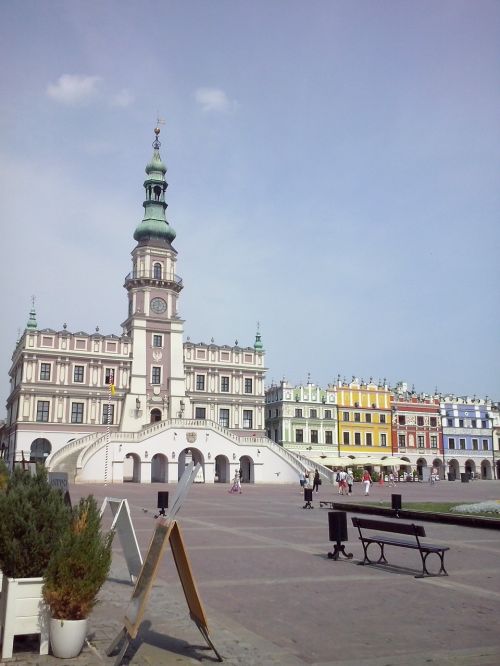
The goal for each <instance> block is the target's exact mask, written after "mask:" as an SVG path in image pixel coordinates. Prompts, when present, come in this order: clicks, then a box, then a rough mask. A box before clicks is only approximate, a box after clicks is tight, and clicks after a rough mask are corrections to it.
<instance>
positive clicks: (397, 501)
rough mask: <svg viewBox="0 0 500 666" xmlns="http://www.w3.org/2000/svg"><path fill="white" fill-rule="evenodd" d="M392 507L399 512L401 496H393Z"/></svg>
mask: <svg viewBox="0 0 500 666" xmlns="http://www.w3.org/2000/svg"><path fill="white" fill-rule="evenodd" d="M391 506H392V508H393V509H394V511H399V510H400V509H401V495H394V494H393V495H391Z"/></svg>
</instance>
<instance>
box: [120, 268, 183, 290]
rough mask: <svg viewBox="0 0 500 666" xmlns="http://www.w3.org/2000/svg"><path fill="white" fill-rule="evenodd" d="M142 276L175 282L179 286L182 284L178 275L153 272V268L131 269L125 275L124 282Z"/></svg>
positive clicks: (141, 277) (142, 277) (140, 278)
mask: <svg viewBox="0 0 500 666" xmlns="http://www.w3.org/2000/svg"><path fill="white" fill-rule="evenodd" d="M144 278H147V279H148V280H159V281H160V282H175V284H176V285H178V286H179V287H181V286H182V278H181V277H180V276H179V275H176V274H175V273H174V274H172V273H171V274H170V275H164V274H163V273H162V274H160V275H159V274H158V273H155V271H154V270H152V271H132V272H130V273H129V274H128V275H126V276H125V282H126V283H127V282H129V281H130V280H142V279H144Z"/></svg>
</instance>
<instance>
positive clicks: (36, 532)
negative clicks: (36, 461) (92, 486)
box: [0, 466, 70, 578]
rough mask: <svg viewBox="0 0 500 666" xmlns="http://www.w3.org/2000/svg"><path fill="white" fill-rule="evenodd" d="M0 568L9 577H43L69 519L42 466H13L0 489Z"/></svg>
mask: <svg viewBox="0 0 500 666" xmlns="http://www.w3.org/2000/svg"><path fill="white" fill-rule="evenodd" d="M0 517H1V518H0V569H1V570H2V571H3V573H4V575H5V576H8V577H9V578H35V577H40V576H43V574H44V572H45V569H46V567H47V564H48V562H49V560H50V556H51V553H52V550H53V548H54V547H55V546H56V545H57V543H58V541H59V540H60V538H61V536H62V534H63V533H64V532H65V530H67V528H68V525H69V521H70V511H69V508H68V507H67V506H66V505H65V504H64V499H63V495H62V493H61V491H60V490H58V489H56V488H52V486H50V485H49V483H48V480H47V472H46V471H45V469H44V468H43V467H41V466H39V467H37V470H36V474H34V475H31V474H30V473H29V472H25V471H23V470H22V469H21V468H16V469H15V470H14V471H13V473H12V475H11V476H10V477H8V479H7V483H6V486H5V487H4V490H3V491H1V492H0Z"/></svg>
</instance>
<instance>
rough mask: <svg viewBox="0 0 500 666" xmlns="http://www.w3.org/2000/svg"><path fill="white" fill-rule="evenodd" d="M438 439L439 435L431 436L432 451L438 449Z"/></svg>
mask: <svg viewBox="0 0 500 666" xmlns="http://www.w3.org/2000/svg"><path fill="white" fill-rule="evenodd" d="M437 445H438V438H437V435H431V449H437Z"/></svg>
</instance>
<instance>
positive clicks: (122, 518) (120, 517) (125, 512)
mask: <svg viewBox="0 0 500 666" xmlns="http://www.w3.org/2000/svg"><path fill="white" fill-rule="evenodd" d="M108 504H109V506H110V507H111V512H112V513H113V522H112V524H111V529H112V530H115V532H117V534H118V536H119V538H120V543H121V546H122V549H123V555H124V556H125V560H126V562H127V567H128V571H129V574H130V580H131V581H132V583H134V584H135V581H136V580H137V577H138V575H139V573H140V571H141V569H142V556H141V551H140V550H139V544H138V543H137V537H136V536H135V531H134V526H133V525H132V518H131V517H130V510H129V506H128V501H127V500H126V499H115V498H114V497H106V498H105V499H104V502H103V503H102V506H101V516H102V514H103V513H104V511H105V509H106V506H107V505H108Z"/></svg>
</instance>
